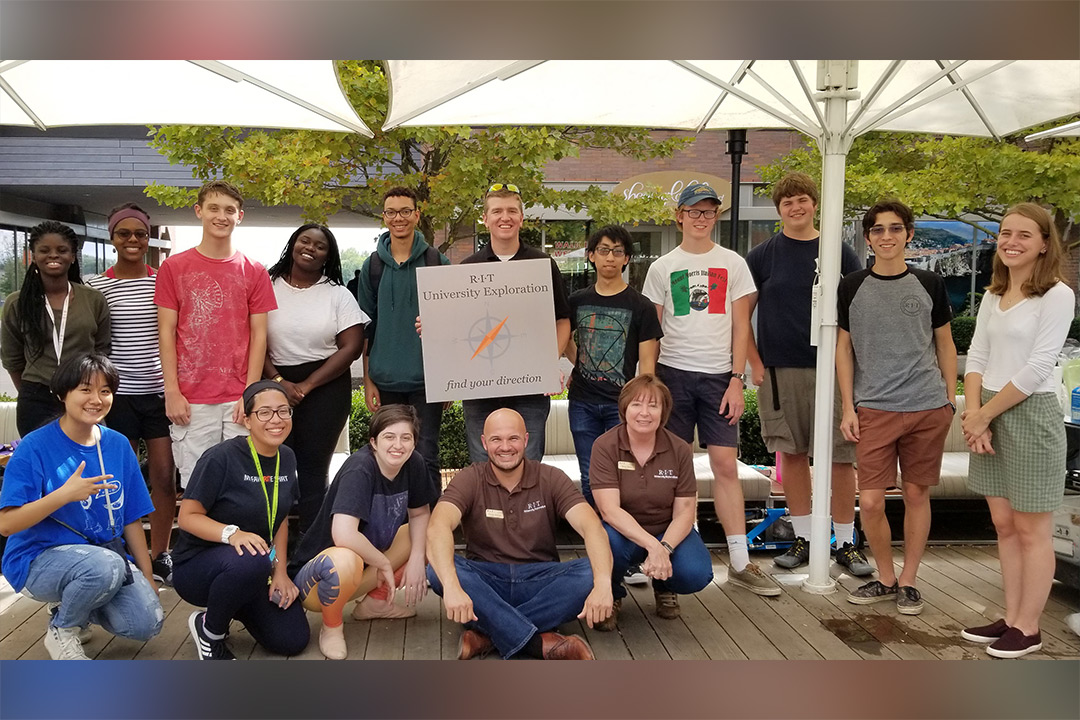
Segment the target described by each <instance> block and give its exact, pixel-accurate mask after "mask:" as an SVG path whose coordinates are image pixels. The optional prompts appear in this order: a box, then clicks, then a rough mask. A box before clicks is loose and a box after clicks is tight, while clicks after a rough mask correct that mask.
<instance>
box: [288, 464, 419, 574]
mask: <svg viewBox="0 0 1080 720" xmlns="http://www.w3.org/2000/svg"><path fill="white" fill-rule="evenodd" d="M438 499H439V489H438V488H436V487H435V484H434V482H433V481H432V477H431V473H429V472H428V468H427V463H426V462H425V461H424V457H423V456H422V455H421V454H420V453H419V452H417V451H415V450H414V451H413V454H412V455H410V456H409V459H408V460H406V461H405V464H404V465H403V466H402V467H401V470H399V471H398V474H397V477H395V478H394V479H393V480H388V479H387V478H386V476H384V475H383V474H382V472H380V471H379V464H378V462H376V460H375V453H374V451H373V450H372V448H371V445H370V444H369V445H365V446H364V447H362V448H360V449H359V450H357V451H356V452H354V453H353V454H352V455H350V456H349V458H348V459H347V460H346V461H345V463H344V464H343V465H342V466H341V469H340V470H338V473H337V475H336V476H335V477H334V482H332V483H331V484H330V487H329V488H328V489H327V490H326V497H325V498H324V499H323V504H322V507H321V508H320V509H319V515H318V517H316V518H315V522H313V523H312V524H311V527H310V528H309V529H308V531H307V532H306V533H304V538H303V540H301V541H300V547H298V548H297V550H296V552H295V553H294V557H293V558H290V559H289V575H290V576H293V575H296V573H297V572H299V571H300V568H302V567H303V566H304V563H306V562H308V561H309V560H311V558H313V557H315V556H316V555H318V554H319V553H321V552H322V551H323V550H325V549H326V548H328V547H333V545H334V536H333V522H334V515H339V514H340V515H351V516H352V517H354V518H358V519H359V521H360V523H359V525H358V529H359V531H360V533H361V534H363V536H364V537H366V538H367V539H368V540H370V541H371V544H372V545H374V546H375V548H376V549H377V550H379V551H380V552H385V551H386V550H387V549H388V548H389V547H390V544H391V543H392V542H393V541H394V535H396V534H397V531H398V529H399V528H401V526H402V525H404V524H405V523H407V522H408V521H409V509H410V508H420V507H424V506H426V505H430V504H431V503H433V502H435V501H436V500H438Z"/></svg>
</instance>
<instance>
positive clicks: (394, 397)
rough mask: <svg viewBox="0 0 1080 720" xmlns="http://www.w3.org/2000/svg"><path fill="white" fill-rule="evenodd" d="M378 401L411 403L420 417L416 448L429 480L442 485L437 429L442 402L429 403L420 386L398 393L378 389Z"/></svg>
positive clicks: (440, 418)
mask: <svg viewBox="0 0 1080 720" xmlns="http://www.w3.org/2000/svg"><path fill="white" fill-rule="evenodd" d="M379 402H380V403H381V404H382V405H392V404H394V403H398V404H401V405H412V406H413V409H415V410H416V416H417V417H418V418H420V434H419V435H418V436H417V438H416V450H417V451H418V452H419V453H420V456H421V457H423V458H424V461H425V462H426V463H427V466H428V473H429V474H430V475H431V482H432V483H434V485H435V487H436V488H441V487H442V480H441V479H440V477H439V431H440V430H441V429H442V416H443V404H442V403H441V402H434V403H429V402H428V401H427V390H425V389H424V388H420V389H419V390H414V391H413V392H410V393H399V392H393V391H390V390H380V391H379Z"/></svg>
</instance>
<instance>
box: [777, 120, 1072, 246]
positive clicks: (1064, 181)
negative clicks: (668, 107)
mask: <svg viewBox="0 0 1080 720" xmlns="http://www.w3.org/2000/svg"><path fill="white" fill-rule="evenodd" d="M1061 122H1064V121H1061ZM1057 124H1060V123H1052V124H1051V125H1057ZM1047 127H1049V126H1047ZM1034 131H1035V129H1031V130H1025V131H1024V132H1023V133H1020V134H1018V135H1015V136H1011V137H1008V138H1005V139H1004V140H1002V141H996V140H993V139H988V138H972V137H938V136H932V135H916V134H911V133H892V132H880V133H868V134H867V135H863V136H861V137H859V138H856V139H855V142H854V143H853V144H852V147H851V151H850V152H849V153H848V159H847V172H846V177H845V186H844V209H845V212H846V213H847V214H849V215H857V214H861V213H863V212H865V211H866V209H867V208H869V207H870V206H871V205H873V204H874V203H876V202H877V201H878V200H880V199H881V198H884V197H896V198H900V199H901V200H903V201H904V202H905V203H906V204H908V205H909V206H911V208H912V210H914V212H915V214H916V215H928V216H931V217H938V218H942V219H947V220H959V221H961V222H966V223H968V224H970V225H973V226H975V227H978V228H979V229H981V230H983V231H985V232H987V233H989V234H991V235H993V234H994V233H993V232H992V231H991V230H990V229H989V228H988V227H987V226H986V225H985V224H984V223H987V222H996V221H999V220H1000V219H1001V216H1002V214H1003V213H1004V212H1005V210H1006V209H1007V208H1008V207H1009V206H1010V205H1012V204H1014V203H1018V202H1024V201H1028V200H1032V201H1035V202H1039V203H1044V204H1048V205H1051V206H1053V207H1054V209H1055V218H1054V220H1055V223H1056V224H1057V226H1058V229H1059V230H1060V231H1061V232H1062V237H1064V238H1065V239H1066V244H1067V245H1069V246H1075V245H1076V244H1077V242H1078V241H1080V223H1078V221H1080V139H1078V138H1064V137H1060V138H1053V139H1046V140H1042V141H1039V142H1037V143H1030V144H1029V143H1025V142H1024V140H1023V136H1024V135H1026V134H1029V133H1031V132H1034ZM794 170H798V171H801V172H805V173H807V174H808V175H810V176H811V177H814V178H816V179H817V180H818V181H819V182H820V180H821V156H820V153H819V152H818V151H817V148H816V146H814V145H813V144H812V143H811V144H808V145H806V146H805V147H802V148H797V149H795V150H793V151H792V152H790V153H788V154H787V155H785V156H784V157H781V158H780V159H779V160H777V161H776V162H774V163H772V164H770V165H764V166H761V167H759V168H758V171H759V173H760V176H761V178H762V180H764V181H765V182H766V183H769V184H771V183H773V182H776V181H777V180H778V179H779V178H780V177H782V176H783V175H784V173H787V172H790V171H794ZM965 215H966V216H968V217H962V216H965ZM972 216H973V217H974V219H973V217H972Z"/></svg>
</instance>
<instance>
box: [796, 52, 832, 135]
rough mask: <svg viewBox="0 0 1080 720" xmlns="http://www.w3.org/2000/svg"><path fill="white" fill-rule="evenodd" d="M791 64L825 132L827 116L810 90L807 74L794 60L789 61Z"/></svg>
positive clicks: (819, 124)
mask: <svg viewBox="0 0 1080 720" xmlns="http://www.w3.org/2000/svg"><path fill="white" fill-rule="evenodd" d="M788 62H789V63H790V64H791V71H792V72H793V73H794V74H795V79H796V80H798V81H799V87H801V88H802V91H803V94H804V95H805V96H806V99H807V100H809V101H810V107H812V108H813V109H814V117H816V118H817V121H818V127H819V128H821V131H822V133H824V132H825V127H826V125H825V116H824V115H822V114H821V108H819V107H818V106H817V102H815V101H814V93H812V92H811V91H810V84H809V83H808V82H806V76H805V75H803V71H802V68H800V67H799V64H798V63H797V62H795V61H794V60H789V61H788Z"/></svg>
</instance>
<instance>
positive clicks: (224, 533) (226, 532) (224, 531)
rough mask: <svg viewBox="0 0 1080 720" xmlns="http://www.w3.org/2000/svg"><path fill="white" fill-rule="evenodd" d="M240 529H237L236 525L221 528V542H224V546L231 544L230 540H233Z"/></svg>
mask: <svg viewBox="0 0 1080 720" xmlns="http://www.w3.org/2000/svg"><path fill="white" fill-rule="evenodd" d="M239 529H240V528H238V527H236V526H235V525H226V526H225V527H223V528H221V542H222V544H224V545H228V544H229V538H231V537H232V536H233V535H235V534H236V531H237V530H239Z"/></svg>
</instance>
